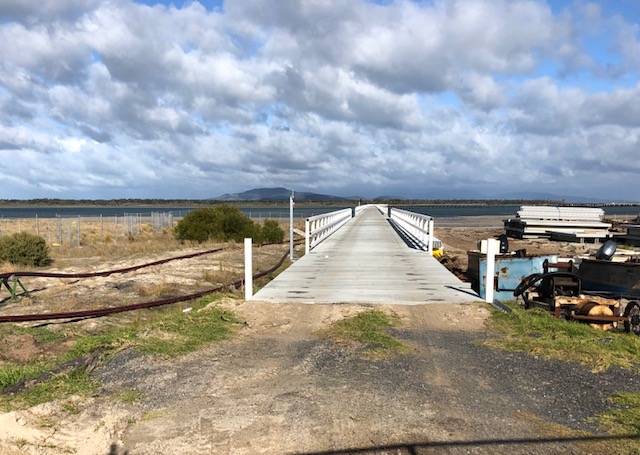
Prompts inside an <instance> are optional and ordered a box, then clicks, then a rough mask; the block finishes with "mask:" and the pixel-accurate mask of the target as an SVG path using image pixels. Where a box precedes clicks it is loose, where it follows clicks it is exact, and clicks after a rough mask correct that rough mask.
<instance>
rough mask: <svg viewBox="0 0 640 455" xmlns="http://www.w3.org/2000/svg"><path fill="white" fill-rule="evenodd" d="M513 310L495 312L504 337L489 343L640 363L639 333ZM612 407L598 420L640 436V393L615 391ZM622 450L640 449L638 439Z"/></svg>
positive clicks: (603, 362) (586, 359)
mask: <svg viewBox="0 0 640 455" xmlns="http://www.w3.org/2000/svg"><path fill="white" fill-rule="evenodd" d="M510 306H511V307H512V309H513V312H512V313H503V312H499V311H494V312H493V313H492V315H491V320H490V328H491V329H493V330H495V331H497V332H499V333H501V334H503V335H504V336H501V337H498V338H493V339H490V340H487V341H486V342H485V344H486V345H488V346H490V347H494V348H499V349H505V350H509V351H518V352H528V353H530V354H534V355H539V356H543V357H547V358H554V359H559V360H565V361H566V360H575V361H578V362H580V363H582V364H584V365H587V366H589V367H591V369H592V371H594V372H597V371H602V370H605V369H607V368H609V367H611V366H613V365H617V366H620V367H624V368H637V367H638V365H639V364H640V337H637V336H634V335H630V334H628V333H616V332H603V331H601V330H597V329H594V328H592V327H590V326H589V325H587V324H581V323H578V322H574V321H566V320H564V319H558V318H554V317H552V316H551V315H549V314H548V313H547V312H545V311H543V310H526V311H525V310H522V309H520V308H519V307H517V306H516V305H515V304H512V305H510ZM610 402H611V404H612V407H611V408H610V409H609V410H608V411H607V412H605V413H603V414H601V415H599V416H597V417H596V418H595V419H594V420H596V421H597V423H598V424H599V425H600V427H601V428H602V429H604V430H606V431H608V432H609V434H612V435H622V436H629V435H639V436H640V393H616V394H614V395H613V396H612V397H611V398H610ZM617 449H618V452H617V453H630V454H631V453H632V454H640V442H639V440H638V439H633V438H629V439H625V440H624V441H621V442H620V443H619V446H618V448H617Z"/></svg>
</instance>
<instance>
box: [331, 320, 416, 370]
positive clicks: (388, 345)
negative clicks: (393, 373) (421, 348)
mask: <svg viewBox="0 0 640 455" xmlns="http://www.w3.org/2000/svg"><path fill="white" fill-rule="evenodd" d="M399 323H400V320H399V318H398V317H397V316H396V315H394V314H392V315H389V314H387V313H385V312H384V311H380V310H371V311H365V312H363V313H359V314H357V315H355V316H351V317H349V318H346V319H342V320H341V321H338V322H336V323H335V324H333V325H332V326H331V327H330V328H329V329H328V330H327V331H326V332H325V334H326V335H327V336H329V337H330V338H333V339H334V340H336V341H338V342H355V343H357V344H358V345H360V346H361V347H362V348H363V349H364V353H365V355H366V356H367V357H371V358H374V359H384V358H388V357H390V356H392V355H394V354H401V353H404V352H407V351H408V350H409V347H408V346H407V345H406V344H404V343H403V342H401V341H399V340H397V339H396V338H393V337H392V336H390V335H388V334H387V333H386V331H387V330H388V329H389V328H391V327H395V326H397V325H399Z"/></svg>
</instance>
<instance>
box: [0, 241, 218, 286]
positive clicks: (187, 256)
mask: <svg viewBox="0 0 640 455" xmlns="http://www.w3.org/2000/svg"><path fill="white" fill-rule="evenodd" d="M225 249H226V248H216V249H213V250H207V251H200V252H198V253H191V254H185V255H184V256H176V257H172V258H167V259H160V260H159V261H154V262H149V263H146V264H140V265H134V266H131V267H125V268H123V269H115V270H105V271H102V272H86V273H47V272H6V273H0V279H2V278H5V277H9V276H12V275H13V276H17V277H22V276H26V277H44V278H93V277H97V276H109V275H113V274H116V273H129V272H134V271H136V270H140V269H144V268H145V267H153V266H154V265H160V264H166V263H167V262H171V261H177V260H180V259H190V258H195V257H198V256H204V255H206V254H213V253H219V252H220V251H224V250H225Z"/></svg>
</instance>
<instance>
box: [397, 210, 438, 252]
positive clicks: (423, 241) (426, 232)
mask: <svg viewBox="0 0 640 455" xmlns="http://www.w3.org/2000/svg"><path fill="white" fill-rule="evenodd" d="M389 219H390V220H391V222H392V223H394V224H395V225H396V226H398V227H399V228H400V229H401V230H402V231H403V232H404V233H405V234H406V235H407V236H409V237H410V238H411V240H412V241H413V242H414V243H415V244H416V245H417V246H418V247H420V248H422V249H423V250H425V249H426V250H427V251H428V252H429V254H433V250H434V249H437V250H439V249H441V248H442V242H441V241H440V240H438V239H437V238H435V237H434V236H433V217H430V216H429V215H423V214H422V213H415V212H409V211H408V210H401V209H396V208H393V207H392V208H391V210H390V211H389Z"/></svg>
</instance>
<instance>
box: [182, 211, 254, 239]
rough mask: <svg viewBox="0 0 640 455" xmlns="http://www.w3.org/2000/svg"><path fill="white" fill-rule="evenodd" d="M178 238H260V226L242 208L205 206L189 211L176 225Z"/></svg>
mask: <svg viewBox="0 0 640 455" xmlns="http://www.w3.org/2000/svg"><path fill="white" fill-rule="evenodd" d="M175 236H176V239H178V240H195V241H197V242H204V241H206V240H219V241H222V242H226V241H227V240H235V241H236V242H241V241H242V239H244V238H245V237H251V238H254V239H259V237H260V228H259V226H257V225H256V224H255V223H254V222H253V221H252V220H251V219H249V218H248V217H247V216H245V215H244V214H243V213H242V212H241V211H240V209H238V208H235V207H231V206H228V205H221V206H219V207H215V208H212V207H205V208H201V209H197V210H194V211H192V212H189V213H188V214H187V215H186V216H185V217H184V218H183V219H181V220H180V221H179V222H178V223H177V224H176V227H175Z"/></svg>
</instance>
